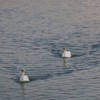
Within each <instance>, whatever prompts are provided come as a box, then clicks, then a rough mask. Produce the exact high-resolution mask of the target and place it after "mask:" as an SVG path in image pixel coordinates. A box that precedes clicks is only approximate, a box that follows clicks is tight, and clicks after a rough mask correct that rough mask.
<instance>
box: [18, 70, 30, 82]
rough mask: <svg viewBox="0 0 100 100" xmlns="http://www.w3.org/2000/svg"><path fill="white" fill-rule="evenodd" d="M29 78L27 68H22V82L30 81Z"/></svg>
mask: <svg viewBox="0 0 100 100" xmlns="http://www.w3.org/2000/svg"><path fill="white" fill-rule="evenodd" d="M29 81H30V80H29V78H28V76H27V75H25V69H22V70H21V77H20V82H29Z"/></svg>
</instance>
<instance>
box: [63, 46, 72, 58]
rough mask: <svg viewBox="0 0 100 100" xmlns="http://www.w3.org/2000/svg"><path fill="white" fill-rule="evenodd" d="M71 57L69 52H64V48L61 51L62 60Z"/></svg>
mask: <svg viewBox="0 0 100 100" xmlns="http://www.w3.org/2000/svg"><path fill="white" fill-rule="evenodd" d="M71 56H72V55H71V52H70V51H69V50H66V48H64V49H63V54H62V57H63V58H70V57H71Z"/></svg>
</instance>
